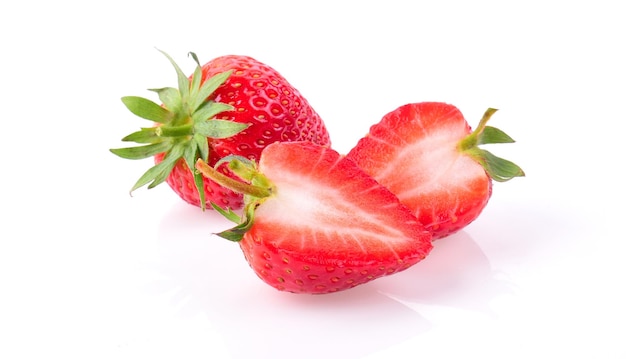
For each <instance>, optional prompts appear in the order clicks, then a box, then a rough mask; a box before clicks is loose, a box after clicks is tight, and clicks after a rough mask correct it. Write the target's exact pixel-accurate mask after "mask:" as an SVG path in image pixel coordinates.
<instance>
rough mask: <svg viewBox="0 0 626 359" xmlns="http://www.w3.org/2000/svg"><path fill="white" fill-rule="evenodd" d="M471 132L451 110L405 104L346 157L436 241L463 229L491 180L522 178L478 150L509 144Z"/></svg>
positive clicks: (498, 134)
mask: <svg viewBox="0 0 626 359" xmlns="http://www.w3.org/2000/svg"><path fill="white" fill-rule="evenodd" d="M495 111H496V110H495V109H488V110H487V112H485V115H484V117H483V118H482V120H481V121H480V123H479V125H478V126H477V128H476V130H475V131H474V132H472V131H471V128H470V126H469V125H468V123H467V122H466V121H465V119H464V117H463V115H462V114H461V112H460V111H459V110H458V109H457V108H456V107H454V106H452V105H449V104H446V103H439V102H424V103H414V104H407V105H404V106H401V107H399V108H398V109H396V110H395V111H392V112H390V113H388V114H387V115H385V116H384V117H383V119H382V120H381V121H380V122H379V123H378V124H376V125H374V126H372V127H371V129H370V132H369V134H368V135H367V136H365V137H364V138H362V139H361V140H360V141H359V142H358V143H357V145H356V146H355V147H354V148H353V149H352V150H351V151H350V152H349V153H348V155H347V157H348V158H349V159H351V160H353V161H354V162H355V163H356V164H357V165H358V166H359V167H361V168H362V169H363V170H365V172H367V173H369V174H370V175H371V176H372V177H374V178H375V179H376V180H377V181H378V182H380V183H381V184H382V185H384V186H386V187H387V188H389V190H390V191H391V192H393V193H395V194H396V195H397V196H398V198H399V199H400V201H402V203H404V204H405V205H407V206H408V207H409V208H410V209H411V210H412V211H413V212H414V214H415V215H416V216H417V218H418V220H419V221H420V223H422V224H423V225H424V226H426V228H427V229H428V230H429V231H430V232H431V233H432V235H433V239H437V238H442V237H445V236H447V235H450V234H452V233H454V232H457V231H459V230H460V229H462V228H464V227H465V226H467V225H468V224H469V223H471V222H472V221H473V220H475V219H476V218H477V217H478V215H479V214H480V213H481V212H482V210H483V209H484V207H485V206H486V205H487V202H488V201H489V199H490V197H491V191H492V179H493V180H496V181H507V180H510V179H512V178H514V177H518V176H524V172H523V171H522V169H521V168H519V167H518V166H517V165H515V164H514V163H512V162H510V161H507V160H504V159H502V158H499V157H496V156H494V155H493V154H491V153H490V152H488V151H486V150H484V149H481V148H479V147H478V146H479V145H482V144H492V143H509V142H514V141H513V139H511V137H509V136H508V135H506V134H505V133H504V132H502V131H500V130H498V129H496V128H493V127H490V126H486V124H487V121H488V120H489V118H490V117H491V116H492V115H493V113H494V112H495Z"/></svg>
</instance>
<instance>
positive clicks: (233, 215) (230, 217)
mask: <svg viewBox="0 0 626 359" xmlns="http://www.w3.org/2000/svg"><path fill="white" fill-rule="evenodd" d="M211 207H213V209H214V210H216V211H217V212H218V213H219V214H221V215H222V216H224V217H225V218H226V219H228V220H229V221H231V222H233V223H236V224H239V223H241V217H239V216H238V215H237V213H235V212H233V210H232V209H231V208H228V210H225V209H223V208H222V207H220V206H218V205H216V204H215V203H213V202H211Z"/></svg>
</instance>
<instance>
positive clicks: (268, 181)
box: [196, 142, 432, 294]
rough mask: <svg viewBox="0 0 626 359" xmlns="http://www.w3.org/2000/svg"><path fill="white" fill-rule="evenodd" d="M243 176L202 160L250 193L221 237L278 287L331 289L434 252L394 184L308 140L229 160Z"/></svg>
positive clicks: (206, 169)
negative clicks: (384, 183)
mask: <svg viewBox="0 0 626 359" xmlns="http://www.w3.org/2000/svg"><path fill="white" fill-rule="evenodd" d="M227 160H228V161H230V162H229V164H228V166H229V168H230V169H231V170H232V171H233V172H234V173H236V174H237V175H238V176H240V177H241V180H235V179H233V178H231V177H228V176H224V175H223V174H221V173H220V172H218V171H216V170H215V169H214V168H213V167H211V166H210V165H208V164H206V163H205V162H203V161H202V160H198V162H197V164H196V168H197V169H198V170H199V171H200V172H202V173H203V174H204V175H205V176H207V177H210V178H212V179H214V180H216V181H218V182H219V183H220V184H222V185H225V186H227V187H229V188H231V189H233V190H235V191H238V192H242V193H245V194H246V196H245V199H246V205H245V207H244V211H243V214H242V216H241V217H239V216H238V215H236V214H235V213H234V212H233V211H230V210H229V211H226V210H224V209H220V208H219V207H217V206H215V208H216V209H217V210H218V211H220V212H221V213H222V214H223V215H225V216H226V217H228V218H230V219H232V220H234V221H235V222H237V223H238V225H237V226H236V227H234V228H233V229H230V230H227V231H224V232H222V233H219V234H218V235H219V236H221V237H224V238H227V239H230V240H233V241H238V242H239V244H240V246H241V249H242V251H243V254H244V256H245V258H246V260H247V261H248V262H249V264H250V266H251V267H252V269H253V270H254V272H255V273H256V274H257V275H258V276H259V277H260V278H261V279H262V280H263V281H265V282H266V283H267V284H269V285H271V286H272V287H274V288H276V289H278V290H282V291H289V292H295V293H312V294H322V293H331V292H337V291H341V290H345V289H348V288H352V287H354V286H357V285H360V284H363V283H366V282H369V281H371V280H374V279H376V278H379V277H382V276H385V275H389V274H392V273H397V272H399V271H402V270H405V269H407V268H409V267H410V266H412V265H414V264H415V263H417V262H419V261H420V260H421V259H423V258H424V257H425V256H426V255H427V253H428V252H429V251H430V250H431V248H432V244H431V236H430V234H429V233H428V231H426V230H425V229H424V227H423V226H422V225H420V224H419V223H418V222H417V219H416V218H415V216H414V215H413V214H412V213H411V211H410V210H409V209H408V208H407V207H406V206H404V205H403V204H401V203H400V201H399V200H398V198H397V197H396V196H395V195H394V194H393V193H391V192H390V191H389V190H388V189H386V188H385V187H383V186H381V185H380V184H379V183H377V182H376V181H375V180H374V179H373V178H371V177H370V176H368V175H367V174H366V173H365V172H363V171H362V170H361V169H360V168H358V167H357V166H356V165H355V164H354V162H352V161H350V160H347V159H346V158H345V157H343V156H340V155H339V153H337V152H336V151H334V150H332V149H330V148H327V147H322V146H319V145H316V144H312V143H309V142H276V143H273V144H271V145H269V146H267V147H266V148H265V150H264V151H263V154H262V156H261V159H260V162H259V163H258V166H257V165H256V164H255V163H254V162H251V161H247V160H245V159H240V158H229V159H227Z"/></svg>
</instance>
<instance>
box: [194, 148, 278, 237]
mask: <svg viewBox="0 0 626 359" xmlns="http://www.w3.org/2000/svg"><path fill="white" fill-rule="evenodd" d="M225 162H226V163H228V168H229V169H230V170H231V171H232V172H233V173H234V174H236V175H237V176H238V177H239V178H240V179H241V180H237V179H234V178H231V177H228V176H226V175H224V174H223V173H221V172H219V171H218V170H216V168H217V167H218V166H220V165H221V164H222V163H225ZM196 170H197V172H198V173H200V174H201V175H203V176H205V177H207V178H210V179H211V180H213V181H215V182H216V183H218V184H220V185H221V186H223V187H226V188H228V189H230V190H233V191H235V192H237V193H241V194H243V195H244V202H245V205H244V208H243V213H242V215H241V216H239V215H237V214H236V213H235V212H233V211H232V210H231V209H223V208H221V207H219V206H218V205H216V204H215V203H212V202H211V206H212V207H213V209H215V210H216V211H218V212H219V213H220V214H222V215H223V216H224V217H226V218H227V219H229V220H230V221H232V222H235V223H236V224H237V225H236V226H235V227H233V228H231V229H228V230H226V231H223V232H220V233H217V235H218V236H220V237H222V238H225V239H228V240H230V241H234V242H238V241H240V240H241V239H243V236H244V234H245V233H246V232H247V231H248V230H250V228H251V227H252V224H253V222H254V211H255V209H256V208H257V207H258V206H259V205H260V204H261V203H263V202H264V201H265V199H267V198H268V197H270V196H272V194H273V193H274V191H275V188H274V185H273V184H272V183H271V182H270V181H269V180H268V179H267V177H265V176H264V175H263V174H262V173H260V172H259V171H258V169H257V166H256V163H254V162H253V161H250V160H248V159H247V158H244V157H241V156H228V157H225V158H223V159H222V160H220V161H219V162H218V163H216V164H215V167H211V166H209V165H208V164H207V163H206V162H205V161H203V160H202V159H198V161H197V162H196Z"/></svg>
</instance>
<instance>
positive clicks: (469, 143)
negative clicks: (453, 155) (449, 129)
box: [458, 108, 497, 152]
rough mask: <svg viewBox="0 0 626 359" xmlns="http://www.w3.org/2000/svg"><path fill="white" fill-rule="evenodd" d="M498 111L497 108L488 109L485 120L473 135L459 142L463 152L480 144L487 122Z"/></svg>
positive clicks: (481, 121)
mask: <svg viewBox="0 0 626 359" xmlns="http://www.w3.org/2000/svg"><path fill="white" fill-rule="evenodd" d="M496 111H497V110H496V109H495V108H488V109H487V111H485V114H484V115H483V118H481V119H480V122H479V123H478V126H477V127H476V129H474V131H473V132H472V133H470V134H469V135H468V136H467V137H465V138H464V139H462V140H461V141H460V142H459V145H458V146H459V150H460V151H461V152H464V151H466V150H469V149H471V148H474V147H476V146H478V143H479V142H480V137H481V136H482V135H483V131H484V130H485V126H487V122H488V121H489V119H490V118H491V116H493V114H494V113H496Z"/></svg>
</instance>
